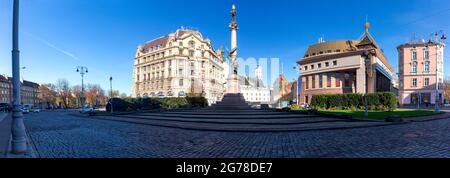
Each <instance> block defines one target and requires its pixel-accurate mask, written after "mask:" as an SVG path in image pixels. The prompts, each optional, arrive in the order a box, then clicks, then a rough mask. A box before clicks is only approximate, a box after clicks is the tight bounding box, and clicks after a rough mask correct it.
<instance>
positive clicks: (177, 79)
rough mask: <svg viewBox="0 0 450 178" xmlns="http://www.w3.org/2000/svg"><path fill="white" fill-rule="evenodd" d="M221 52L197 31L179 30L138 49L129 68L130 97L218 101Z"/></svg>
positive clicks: (222, 64) (221, 87) (222, 76)
mask: <svg viewBox="0 0 450 178" xmlns="http://www.w3.org/2000/svg"><path fill="white" fill-rule="evenodd" d="M226 65H227V64H226V62H225V61H224V56H223V50H221V49H219V50H217V51H215V50H214V49H213V47H212V44H211V41H210V40H209V39H207V38H204V37H203V36H202V34H201V33H200V32H198V31H194V30H188V29H179V30H177V31H176V32H174V33H171V34H168V35H166V36H163V37H160V38H157V39H154V40H151V41H149V42H147V43H146V44H144V45H143V46H139V47H138V49H137V52H136V56H135V59H134V67H133V69H134V70H133V82H132V83H133V84H132V85H133V86H132V96H133V97H184V96H186V95H187V94H193V95H203V96H205V97H206V98H207V99H208V101H209V103H215V102H216V101H220V100H221V98H222V97H223V93H224V85H225V83H226V77H227V76H226V75H225V74H226V71H225V69H226Z"/></svg>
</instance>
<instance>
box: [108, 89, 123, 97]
mask: <svg viewBox="0 0 450 178" xmlns="http://www.w3.org/2000/svg"><path fill="white" fill-rule="evenodd" d="M112 91H113V92H112V96H111V90H108V94H107V95H108V96H109V97H110V98H115V97H119V96H120V92H119V90H112Z"/></svg>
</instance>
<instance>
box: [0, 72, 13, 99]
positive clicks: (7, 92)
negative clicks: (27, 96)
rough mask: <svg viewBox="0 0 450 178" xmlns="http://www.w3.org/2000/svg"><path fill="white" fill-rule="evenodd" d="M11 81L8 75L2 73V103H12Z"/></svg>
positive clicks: (0, 95)
mask: <svg viewBox="0 0 450 178" xmlns="http://www.w3.org/2000/svg"><path fill="white" fill-rule="evenodd" d="M11 91H12V90H11V82H10V81H9V80H8V77H6V76H4V75H0V103H8V104H10V103H11V98H12V96H11V95H12V92H11Z"/></svg>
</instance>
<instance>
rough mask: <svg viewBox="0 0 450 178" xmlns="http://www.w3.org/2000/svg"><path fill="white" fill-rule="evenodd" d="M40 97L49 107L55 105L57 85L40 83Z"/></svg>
mask: <svg viewBox="0 0 450 178" xmlns="http://www.w3.org/2000/svg"><path fill="white" fill-rule="evenodd" d="M38 97H39V99H40V100H41V101H43V102H45V103H46V104H47V108H50V107H54V106H55V105H56V97H57V92H56V86H55V85H53V84H51V83H49V84H42V85H40V86H39V95H38Z"/></svg>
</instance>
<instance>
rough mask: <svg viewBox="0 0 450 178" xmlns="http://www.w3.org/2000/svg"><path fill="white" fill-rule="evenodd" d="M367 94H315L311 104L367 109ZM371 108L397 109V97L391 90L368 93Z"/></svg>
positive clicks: (380, 109)
mask: <svg viewBox="0 0 450 178" xmlns="http://www.w3.org/2000/svg"><path fill="white" fill-rule="evenodd" d="M364 96H365V95H363V94H359V93H349V94H324V95H314V96H313V97H312V99H311V106H312V107H313V108H315V109H332V110H341V109H348V110H358V109H365V102H364V101H365V100H364V99H365V97H364ZM367 103H368V107H369V110H376V111H393V110H395V109H397V97H396V96H395V94H394V93H391V92H380V93H369V94H367Z"/></svg>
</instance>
